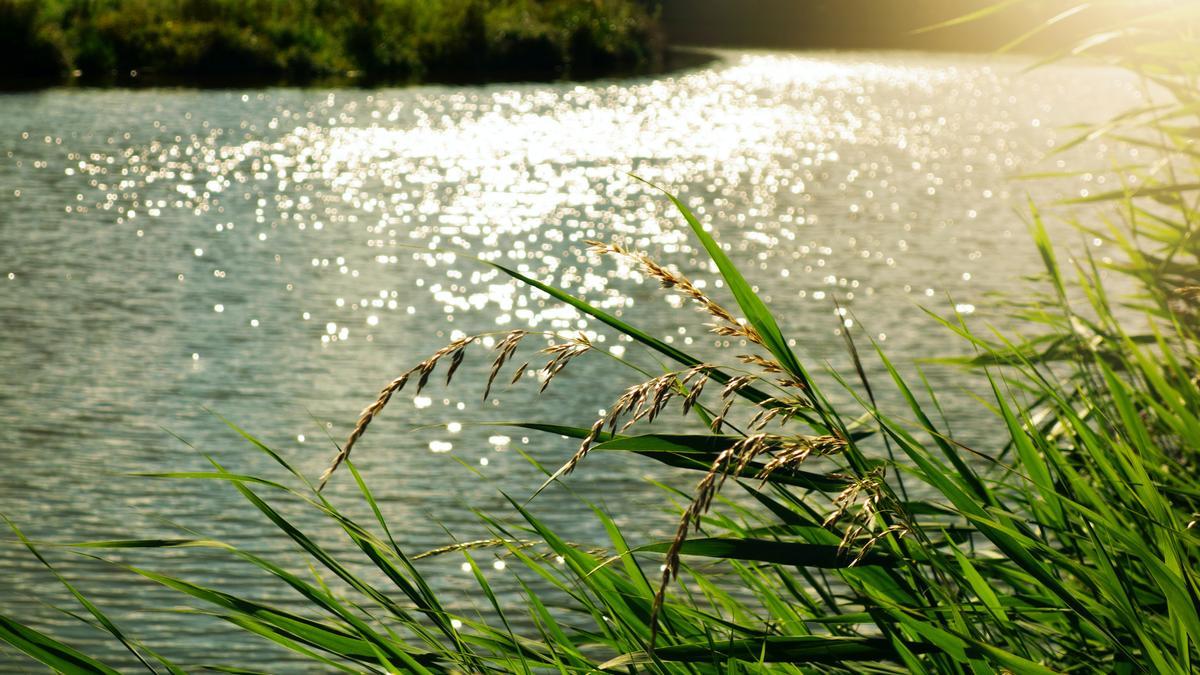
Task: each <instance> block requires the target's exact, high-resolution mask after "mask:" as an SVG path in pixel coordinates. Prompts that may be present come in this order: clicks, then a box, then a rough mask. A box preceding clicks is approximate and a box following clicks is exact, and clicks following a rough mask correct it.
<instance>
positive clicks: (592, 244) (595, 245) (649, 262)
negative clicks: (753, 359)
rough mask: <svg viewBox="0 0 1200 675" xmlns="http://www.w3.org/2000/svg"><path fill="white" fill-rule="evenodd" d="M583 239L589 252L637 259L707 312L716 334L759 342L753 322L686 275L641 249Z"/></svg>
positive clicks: (659, 280)
mask: <svg viewBox="0 0 1200 675" xmlns="http://www.w3.org/2000/svg"><path fill="white" fill-rule="evenodd" d="M587 243H588V244H589V248H588V250H589V251H591V252H592V253H595V254H598V255H616V256H620V257H623V258H626V259H628V260H631V261H633V262H635V263H637V264H638V265H639V266H640V267H641V268H642V270H643V271H644V272H645V273H646V275H647V276H650V277H652V278H654V279H657V280H658V282H659V284H661V285H662V287H663V288H670V289H674V290H677V291H679V292H680V293H682V294H683V295H686V296H687V297H688V298H690V299H691V300H692V301H693V302H695V303H696V304H697V305H698V306H699V307H700V308H701V309H702V310H704V311H705V312H708V314H709V315H711V316H712V317H713V318H714V319H716V324H715V325H714V326H713V332H715V333H717V334H718V335H725V336H729V337H738V338H745V339H747V340H750V341H751V342H754V343H756V344H759V345H762V344H763V340H762V336H760V335H759V334H758V331H756V330H755V329H754V327H753V326H750V325H747V324H746V323H745V322H742V321H739V320H738V319H737V318H736V317H734V316H733V314H730V313H729V311H728V310H726V309H725V308H724V307H722V306H721V305H719V304H717V303H716V302H714V301H713V300H712V298H709V297H708V296H707V295H705V294H704V292H703V291H701V290H700V289H699V288H697V287H696V285H695V284H694V283H692V281H691V280H690V279H688V278H687V277H686V276H684V275H682V274H680V273H678V272H675V271H672V270H670V269H668V268H666V267H663V266H662V265H659V264H658V263H657V262H655V261H654V260H653V259H652V258H651V257H650V256H648V255H646V254H645V253H643V252H641V251H631V250H629V249H627V248H625V247H623V246H621V245H620V244H616V243H612V244H606V243H604V242H600V241H589V242H587Z"/></svg>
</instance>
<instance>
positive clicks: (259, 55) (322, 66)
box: [0, 0, 662, 81]
mask: <svg viewBox="0 0 1200 675" xmlns="http://www.w3.org/2000/svg"><path fill="white" fill-rule="evenodd" d="M0 19H4V20H3V21H0V31H6V32H11V33H12V35H11V36H9V37H10V38H11V39H10V40H8V41H6V44H5V46H4V48H5V49H9V50H11V52H12V54H13V58H12V60H10V61H9V63H11V64H14V65H15V67H14V68H11V69H8V70H6V71H5V72H6V75H5V77H6V78H13V79H53V78H57V77H61V76H62V75H63V74H64V73H65V72H70V71H71V70H78V71H80V74H81V76H82V77H83V78H84V80H85V81H114V80H115V81H127V80H130V79H133V77H134V76H133V75H132V73H134V72H135V71H136V72H137V73H138V75H137V77H141V78H143V79H145V78H151V79H153V78H159V79H162V78H186V79H187V80H188V81H196V80H200V81H203V79H204V78H217V79H219V80H222V81H228V80H229V79H230V78H288V79H292V80H300V81H303V80H307V79H312V78H316V77H345V76H347V74H352V73H356V74H357V75H358V76H359V77H366V78H385V77H386V78H399V79H420V78H428V77H438V78H454V79H472V78H480V77H484V76H492V77H494V76H513V77H542V78H545V77H561V76H566V75H574V76H579V75H589V74H593V73H596V72H609V71H611V70H613V69H615V68H617V67H624V68H644V67H650V66H653V65H655V64H656V62H657V60H658V59H659V58H660V56H661V50H662V43H661V38H660V37H659V35H658V28H657V24H656V21H655V18H654V16H653V15H652V14H651V13H649V12H648V11H647V10H646V9H645V8H644V7H643V6H642V5H641V4H639V3H637V2H635V1H634V0H602V1H587V0H548V1H545V2H532V1H530V0H352V1H349V2H332V1H330V0H306V1H304V2H285V1H284V0H251V1H246V2H241V1H235V0H45V1H44V2H38V1H36V0H0Z"/></svg>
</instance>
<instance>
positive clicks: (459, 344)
mask: <svg viewBox="0 0 1200 675" xmlns="http://www.w3.org/2000/svg"><path fill="white" fill-rule="evenodd" d="M478 339H479V336H477V335H468V336H466V337H462V338H459V339H457V340H454V341H453V342H451V343H450V344H448V345H446V346H445V347H442V348H441V349H439V350H437V351H436V352H434V353H433V354H431V355H430V356H429V358H427V359H425V360H424V361H422V362H421V363H419V364H417V366H416V367H414V368H412V369H411V370H409V371H408V372H406V373H404V374H403V375H401V376H400V377H397V378H396V379H394V380H392V381H391V382H389V383H388V384H387V386H386V387H384V388H383V389H382V390H380V392H379V396H378V397H377V398H376V399H375V402H374V403H372V404H371V405H369V406H367V407H366V408H364V409H363V411H362V413H361V414H360V415H359V416H358V421H357V422H356V423H355V424H354V429H353V430H352V431H351V432H350V435H349V436H348V437H347V438H346V442H345V443H343V444H342V447H341V449H340V450H339V451H338V453H337V455H335V456H334V458H333V461H332V462H330V464H329V468H327V469H325V471H324V473H322V474H321V477H320V479H318V485H317V490H318V491H320V490H323V489H325V484H326V483H328V482H329V478H330V476H332V475H333V472H334V471H336V470H337V468H338V467H339V466H341V464H342V462H344V461H346V458H348V457H349V456H350V451H351V450H353V449H354V444H355V443H357V442H358V439H359V438H361V437H362V435H363V434H364V433H366V431H367V427H368V426H370V424H371V420H373V419H375V417H376V416H378V415H379V413H381V412H383V409H384V407H385V406H387V404H388V401H390V400H392V394H395V393H396V392H398V391H400V390H401V389H403V388H404V385H406V384H408V381H409V379H410V378H411V377H412V376H413V375H419V379H418V381H417V391H418V392H419V391H421V388H422V387H424V386H425V384H426V383H427V382H429V376H430V375H431V374H433V371H434V369H435V368H436V367H437V364H438V362H439V361H441V360H442V359H444V358H446V357H450V367H449V368H448V369H447V372H446V384H449V383H450V380H451V378H452V377H454V371H455V370H457V369H458V366H459V365H461V364H462V360H463V356H464V350H466V348H467V346H468V345H470V344H471V343H472V342H475V341H476V340H478Z"/></svg>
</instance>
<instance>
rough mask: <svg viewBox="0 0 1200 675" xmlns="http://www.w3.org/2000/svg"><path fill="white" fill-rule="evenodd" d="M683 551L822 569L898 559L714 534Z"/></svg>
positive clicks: (662, 549)
mask: <svg viewBox="0 0 1200 675" xmlns="http://www.w3.org/2000/svg"><path fill="white" fill-rule="evenodd" d="M671 545H672V542H669V541H662V542H655V543H653V544H646V545H643V546H639V547H637V548H635V549H633V551H634V552H635V553H636V552H650V553H666V552H667V551H668V550H669V549H670V548H671ZM679 552H680V553H682V554H684V555H694V556H700V557H704V558H723V559H727V560H747V561H752V562H765V563H776V564H779V565H795V566H799V567H817V568H822V569H842V568H847V567H852V566H853V567H860V566H864V565H880V566H887V567H893V566H895V565H896V561H895V560H894V559H892V558H891V557H889V556H887V555H885V554H882V553H877V552H874V551H869V552H867V553H866V554H865V555H863V556H862V557H861V559H859V560H857V561H856V560H855V558H856V556H855V555H854V553H853V551H850V550H848V549H846V548H845V547H842V546H837V545H825V544H804V543H798V542H790V541H778V540H775V539H752V538H747V539H733V538H724V537H710V538H707V539H688V540H686V541H684V542H683V548H681V549H680V551H679Z"/></svg>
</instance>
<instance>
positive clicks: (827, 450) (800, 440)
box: [758, 436, 846, 482]
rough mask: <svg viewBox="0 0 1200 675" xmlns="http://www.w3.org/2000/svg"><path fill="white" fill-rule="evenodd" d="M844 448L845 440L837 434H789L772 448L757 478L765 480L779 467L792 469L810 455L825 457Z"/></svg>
mask: <svg viewBox="0 0 1200 675" xmlns="http://www.w3.org/2000/svg"><path fill="white" fill-rule="evenodd" d="M845 448H846V441H844V440H842V439H841V438H838V437H837V436H791V437H787V438H783V439H782V440H781V441H780V442H778V443H777V444H776V445H775V447H773V448H772V452H773V453H774V456H773V457H772V458H771V461H769V462H767V464H766V465H765V466H764V467H763V469H762V471H760V472H759V474H758V478H759V479H760V480H762V481H763V482H766V481H767V480H768V479H769V478H770V477H771V474H773V473H775V472H776V471H778V470H780V469H793V468H795V467H797V466H799V465H800V464H803V463H804V462H805V461H807V460H808V459H809V458H810V457H827V456H829V455H834V454H837V453H839V452H841V451H842V450H844V449H845Z"/></svg>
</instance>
